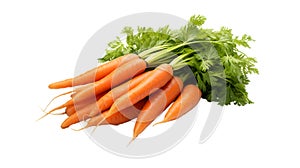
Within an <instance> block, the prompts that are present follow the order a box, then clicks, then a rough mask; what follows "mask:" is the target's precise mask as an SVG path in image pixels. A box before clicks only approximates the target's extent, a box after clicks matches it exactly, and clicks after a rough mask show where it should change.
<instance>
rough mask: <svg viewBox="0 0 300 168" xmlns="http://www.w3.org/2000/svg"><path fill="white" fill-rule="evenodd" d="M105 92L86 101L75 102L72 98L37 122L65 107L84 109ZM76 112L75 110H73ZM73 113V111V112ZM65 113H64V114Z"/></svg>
mask: <svg viewBox="0 0 300 168" xmlns="http://www.w3.org/2000/svg"><path fill="white" fill-rule="evenodd" d="M105 93H106V92H103V93H100V94H98V95H97V96H96V97H90V98H89V99H86V100H75V99H74V98H72V99H70V100H68V101H67V102H66V103H64V104H62V105H60V106H57V107H55V108H53V109H52V110H50V111H49V112H47V113H46V114H44V115H43V116H42V117H40V118H39V119H38V120H40V119H42V118H44V117H46V116H47V115H49V114H51V113H52V112H54V111H56V110H59V109H62V108H65V107H69V106H74V105H75V107H76V108H81V107H84V106H85V105H87V104H89V103H91V102H96V101H97V100H99V99H100V98H101V97H102V96H103V95H104V94H105ZM75 111H76V109H75ZM73 112H74V111H73ZM65 113H66V112H65ZM61 114H64V113H61Z"/></svg>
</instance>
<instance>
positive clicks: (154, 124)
mask: <svg viewBox="0 0 300 168" xmlns="http://www.w3.org/2000/svg"><path fill="white" fill-rule="evenodd" d="M165 122H167V121H165V120H163V121H160V122H157V123H155V124H153V125H152V126H153V127H154V126H155V125H157V124H162V123H165Z"/></svg>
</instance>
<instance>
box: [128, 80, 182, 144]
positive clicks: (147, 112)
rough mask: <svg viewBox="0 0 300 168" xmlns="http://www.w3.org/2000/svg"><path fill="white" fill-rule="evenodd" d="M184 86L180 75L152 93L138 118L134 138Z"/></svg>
mask: <svg viewBox="0 0 300 168" xmlns="http://www.w3.org/2000/svg"><path fill="white" fill-rule="evenodd" d="M182 87H183V82H182V80H181V79H180V78H179V77H174V78H172V79H171V80H170V81H169V82H168V83H167V84H166V85H165V86H164V87H162V89H161V90H158V91H157V92H155V93H153V94H152V95H150V97H149V100H148V101H147V102H146V104H145V106H144V107H143V109H142V111H141V112H140V114H139V115H138V118H137V120H136V123H135V126H134V130H133V137H132V139H133V140H134V139H135V138H136V137H137V136H138V135H139V134H140V133H142V132H143V131H144V130H145V128H147V127H148V126H149V125H150V124H151V123H152V122H153V121H154V120H155V118H156V117H158V116H159V115H160V114H161V113H162V112H163V111H164V110H165V109H166V108H167V107H168V106H169V105H170V104H171V103H172V101H174V100H175V99H176V97H177V96H178V95H179V94H180V91H181V89H182Z"/></svg>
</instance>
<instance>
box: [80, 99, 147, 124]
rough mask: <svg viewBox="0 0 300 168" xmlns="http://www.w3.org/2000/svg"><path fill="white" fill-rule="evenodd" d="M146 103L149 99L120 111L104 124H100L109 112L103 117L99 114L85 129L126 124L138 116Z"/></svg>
mask: <svg viewBox="0 0 300 168" xmlns="http://www.w3.org/2000/svg"><path fill="white" fill-rule="evenodd" d="M146 101H147V99H143V100H141V101H139V102H138V103H136V104H135V105H133V106H130V107H128V108H126V109H124V110H122V111H118V112H116V113H114V114H113V115H111V116H109V117H107V118H105V120H104V122H101V123H100V121H102V120H103V117H104V116H105V114H106V113H107V112H108V110H107V111H105V112H103V115H101V114H99V115H97V116H95V117H92V118H91V119H90V120H89V121H88V123H87V125H86V126H85V128H88V127H91V126H98V125H108V124H111V125H119V124H123V123H126V122H128V121H130V120H132V119H134V118H136V117H137V116H138V114H139V113H140V111H141V109H142V108H143V106H144V105H145V103H146Z"/></svg>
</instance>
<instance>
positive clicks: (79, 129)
mask: <svg viewBox="0 0 300 168" xmlns="http://www.w3.org/2000/svg"><path fill="white" fill-rule="evenodd" d="M87 127H89V126H88V125H86V126H84V127H82V128H79V129H74V128H71V129H72V130H73V131H81V130H84V129H86V128H87Z"/></svg>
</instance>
